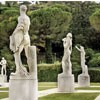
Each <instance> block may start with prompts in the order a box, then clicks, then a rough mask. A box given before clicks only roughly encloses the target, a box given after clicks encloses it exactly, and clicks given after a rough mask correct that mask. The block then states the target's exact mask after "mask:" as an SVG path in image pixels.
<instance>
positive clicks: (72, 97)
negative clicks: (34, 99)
mask: <svg viewBox="0 0 100 100" xmlns="http://www.w3.org/2000/svg"><path fill="white" fill-rule="evenodd" d="M98 95H99V93H67V94H60V93H59V94H58V93H57V94H51V95H48V96H45V97H41V98H39V100H94V99H95V98H96V97H97V96H98Z"/></svg>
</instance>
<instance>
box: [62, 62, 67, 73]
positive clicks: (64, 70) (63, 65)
mask: <svg viewBox="0 0 100 100" xmlns="http://www.w3.org/2000/svg"><path fill="white" fill-rule="evenodd" d="M62 69H63V73H66V69H65V61H63V60H62Z"/></svg>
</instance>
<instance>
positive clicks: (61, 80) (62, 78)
mask: <svg viewBox="0 0 100 100" xmlns="http://www.w3.org/2000/svg"><path fill="white" fill-rule="evenodd" d="M58 91H59V92H63V93H72V92H74V75H69V76H68V75H63V74H59V75H58Z"/></svg>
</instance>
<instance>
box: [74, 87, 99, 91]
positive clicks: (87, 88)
mask: <svg viewBox="0 0 100 100" xmlns="http://www.w3.org/2000/svg"><path fill="white" fill-rule="evenodd" d="M75 90H100V87H77V88H75Z"/></svg>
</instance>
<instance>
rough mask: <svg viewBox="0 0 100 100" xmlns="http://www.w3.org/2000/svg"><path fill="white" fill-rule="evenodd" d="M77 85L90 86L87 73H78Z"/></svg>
mask: <svg viewBox="0 0 100 100" xmlns="http://www.w3.org/2000/svg"><path fill="white" fill-rule="evenodd" d="M78 85H79V86H80V87H88V86H90V76H89V75H84V74H80V75H78Z"/></svg>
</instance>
